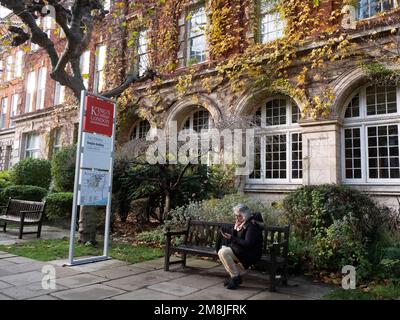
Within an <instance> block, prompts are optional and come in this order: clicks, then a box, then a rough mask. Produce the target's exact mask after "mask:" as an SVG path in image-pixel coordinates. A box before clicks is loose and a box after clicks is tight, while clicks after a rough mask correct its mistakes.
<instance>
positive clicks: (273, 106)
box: [266, 99, 286, 126]
mask: <svg viewBox="0 0 400 320" xmlns="http://www.w3.org/2000/svg"><path fill="white" fill-rule="evenodd" d="M266 113H267V119H266V125H267V126H268V125H271V126H277V125H284V124H286V100H283V99H275V100H271V101H269V102H268V103H267V105H266Z"/></svg>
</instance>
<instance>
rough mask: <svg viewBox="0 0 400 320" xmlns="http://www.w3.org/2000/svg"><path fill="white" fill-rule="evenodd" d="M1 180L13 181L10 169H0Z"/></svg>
mask: <svg viewBox="0 0 400 320" xmlns="http://www.w3.org/2000/svg"><path fill="white" fill-rule="evenodd" d="M0 181H9V182H11V174H10V171H0Z"/></svg>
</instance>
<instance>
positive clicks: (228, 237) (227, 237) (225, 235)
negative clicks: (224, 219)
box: [221, 231, 232, 240]
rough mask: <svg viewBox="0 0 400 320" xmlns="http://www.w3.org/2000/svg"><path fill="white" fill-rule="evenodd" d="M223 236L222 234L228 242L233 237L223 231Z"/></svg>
mask: <svg viewBox="0 0 400 320" xmlns="http://www.w3.org/2000/svg"><path fill="white" fill-rule="evenodd" d="M221 234H222V236H223V237H224V238H225V239H227V240H230V239H231V238H232V235H231V234H229V233H225V232H222V231H221Z"/></svg>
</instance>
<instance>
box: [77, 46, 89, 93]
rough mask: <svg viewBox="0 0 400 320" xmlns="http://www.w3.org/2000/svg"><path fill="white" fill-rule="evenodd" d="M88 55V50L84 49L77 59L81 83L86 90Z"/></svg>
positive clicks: (87, 84) (87, 83)
mask: <svg viewBox="0 0 400 320" xmlns="http://www.w3.org/2000/svg"><path fill="white" fill-rule="evenodd" d="M90 56H91V53H90V50H86V51H85V52H84V53H82V55H81V57H80V60H79V67H80V69H81V75H82V78H83V84H84V86H85V88H86V90H89V77H90Z"/></svg>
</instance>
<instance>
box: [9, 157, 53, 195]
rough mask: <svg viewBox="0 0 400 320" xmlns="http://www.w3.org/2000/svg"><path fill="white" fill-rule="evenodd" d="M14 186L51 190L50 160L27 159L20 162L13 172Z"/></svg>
mask: <svg viewBox="0 0 400 320" xmlns="http://www.w3.org/2000/svg"><path fill="white" fill-rule="evenodd" d="M11 181H12V183H13V184H14V185H30V186H37V187H41V188H44V189H46V190H47V189H49V186H50V182H51V166H50V162H49V161H48V160H44V159H33V158H26V159H22V160H21V161H19V162H18V163H17V164H16V165H15V166H14V167H13V169H12V170H11Z"/></svg>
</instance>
